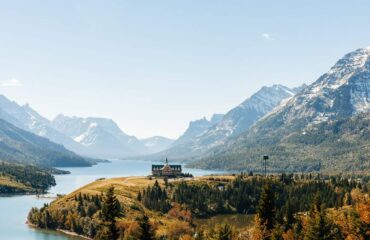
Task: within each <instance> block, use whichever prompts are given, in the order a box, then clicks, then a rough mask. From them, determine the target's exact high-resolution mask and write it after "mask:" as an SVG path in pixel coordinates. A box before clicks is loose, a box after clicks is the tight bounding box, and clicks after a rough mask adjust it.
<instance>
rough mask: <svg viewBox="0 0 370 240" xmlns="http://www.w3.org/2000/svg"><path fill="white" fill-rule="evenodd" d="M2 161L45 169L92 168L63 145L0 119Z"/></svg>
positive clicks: (85, 160) (88, 162)
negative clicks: (63, 167) (65, 167)
mask: <svg viewBox="0 0 370 240" xmlns="http://www.w3.org/2000/svg"><path fill="white" fill-rule="evenodd" d="M0 159H1V160H4V161H8V162H17V163H24V164H33V165H39V166H43V167H62V166H91V163H90V161H88V160H87V159H85V158H82V157H80V156H78V155H76V154H74V153H73V152H70V151H68V150H66V149H65V148H64V147H63V146H62V145H58V144H55V143H53V142H51V141H49V140H48V139H46V138H43V137H39V136H37V135H35V134H32V133H30V132H27V131H24V130H22V129H20V128H17V127H16V126H14V125H12V124H10V123H8V122H6V121H4V120H2V119H0Z"/></svg>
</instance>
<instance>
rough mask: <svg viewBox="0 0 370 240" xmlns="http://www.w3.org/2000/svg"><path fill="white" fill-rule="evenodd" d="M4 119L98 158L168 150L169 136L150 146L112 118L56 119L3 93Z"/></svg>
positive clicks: (0, 108) (0, 112)
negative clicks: (44, 115) (45, 115)
mask: <svg viewBox="0 0 370 240" xmlns="http://www.w3.org/2000/svg"><path fill="white" fill-rule="evenodd" d="M0 118H1V119H3V120H5V121H7V122H9V123H11V124H13V125H14V126H16V127H17V128H20V129H23V130H25V131H29V132H31V133H34V134H35V135H38V136H41V137H44V138H48V139H49V140H50V141H52V142H55V143H57V144H61V145H63V146H64V147H65V148H67V149H68V150H70V151H73V152H76V153H77V154H80V155H82V156H88V157H94V158H96V157H97V158H121V157H128V156H136V155H143V154H148V153H154V152H156V151H162V150H164V149H165V148H166V147H167V146H168V145H169V144H171V143H172V142H169V139H166V138H157V140H156V141H152V143H151V144H150V146H146V144H148V140H143V141H140V140H138V139H137V138H136V137H134V136H129V135H127V134H125V133H124V132H123V131H122V130H121V129H120V128H119V127H118V125H117V124H116V123H115V122H114V121H113V120H111V119H106V118H93V117H89V118H80V117H67V116H64V115H62V114H60V115H58V116H57V117H56V118H55V119H53V120H52V121H50V120H48V119H47V118H45V117H43V116H42V115H40V114H39V113H38V112H36V111H35V110H34V109H32V108H31V106H30V105H28V104H26V105H23V106H21V105H18V104H17V103H16V102H14V101H11V100H9V99H8V98H6V97H5V96H3V95H0Z"/></svg>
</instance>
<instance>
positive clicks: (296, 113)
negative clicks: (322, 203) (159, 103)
mask: <svg viewBox="0 0 370 240" xmlns="http://www.w3.org/2000/svg"><path fill="white" fill-rule="evenodd" d="M369 113H370V47H368V48H362V49H358V50H356V51H354V52H351V53H349V54H347V55H345V56H344V57H343V58H342V59H340V60H339V61H338V62H337V63H336V64H335V65H334V66H333V67H332V68H331V69H330V70H329V71H328V72H327V73H325V74H324V75H322V76H321V77H320V78H319V79H318V80H317V81H315V82H314V83H313V84H311V85H309V86H307V87H305V88H304V89H303V90H302V91H301V92H300V93H298V94H296V95H295V96H294V97H292V98H291V99H290V100H288V101H286V103H285V104H284V105H282V106H280V107H278V108H276V109H274V111H272V112H271V113H270V114H268V115H267V116H265V117H264V118H262V119H261V120H260V121H259V122H258V123H257V124H256V125H255V126H253V127H252V128H251V129H250V130H249V131H247V132H246V133H244V134H242V135H241V136H240V137H238V138H236V139H231V140H229V141H227V142H226V143H225V144H224V145H223V146H222V147H219V148H218V149H212V150H211V151H210V152H209V153H208V156H212V157H208V158H207V159H208V160H205V161H204V163H205V165H208V166H212V167H216V168H220V167H221V168H223V167H224V166H225V165H224V164H225V160H224V159H233V162H228V163H227V164H228V166H229V167H230V166H234V167H235V166H239V167H243V166H244V167H245V166H246V162H240V161H241V159H246V158H247V159H258V158H259V157H260V155H262V154H267V153H271V155H272V158H273V159H275V161H277V162H278V161H282V162H280V167H281V166H284V164H286V162H284V161H287V160H288V159H301V160H305V161H306V162H304V163H300V164H302V165H305V164H307V162H309V161H312V162H317V161H327V162H326V166H325V164H324V166H325V167H329V165H330V167H333V168H334V167H337V166H339V165H340V164H343V166H347V165H346V164H347V162H346V161H349V160H350V161H353V162H356V161H359V159H361V158H362V157H365V156H367V155H369V154H370V153H369V152H367V151H365V150H366V149H368V147H367V146H368V145H367V144H370V142H369V141H368V140H367V138H361V136H366V134H367V132H368V130H369V128H368V127H367V125H368V122H366V121H361V117H360V118H358V116H359V114H364V116H363V118H364V119H368V117H367V114H369ZM359 122H361V124H362V125H361V126H355V124H356V123H357V124H358V123H359ZM351 124H352V125H354V126H352V127H351ZM358 127H361V129H362V130H361V129H359V130H358V132H357V133H356V134H354V132H355V130H354V129H356V128H358ZM356 131H357V130H356ZM339 133H340V134H339ZM364 134H365V135H364ZM355 140H356V141H355ZM362 145H363V147H361V146H362ZM339 150H340V151H339ZM362 151H364V152H363V154H362V156H359V157H358V158H357V157H356V158H354V156H357V155H358V153H360V152H362ZM334 156H335V159H332V158H333V157H334ZM211 158H212V159H213V160H211ZM352 158H354V159H352ZM312 162H311V163H312ZM339 163H340V164H339ZM336 164H337V165H336ZM348 166H349V165H348ZM351 166H354V164H352V165H351Z"/></svg>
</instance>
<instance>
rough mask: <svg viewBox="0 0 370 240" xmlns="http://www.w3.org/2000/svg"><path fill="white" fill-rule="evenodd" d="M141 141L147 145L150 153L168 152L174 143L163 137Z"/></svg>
mask: <svg viewBox="0 0 370 240" xmlns="http://www.w3.org/2000/svg"><path fill="white" fill-rule="evenodd" d="M140 141H141V142H142V143H143V144H144V145H145V147H146V148H147V149H148V152H149V153H157V152H161V151H163V150H166V149H167V148H168V147H169V146H171V144H172V143H173V142H174V140H173V139H170V138H166V137H161V136H154V137H150V138H145V139H140Z"/></svg>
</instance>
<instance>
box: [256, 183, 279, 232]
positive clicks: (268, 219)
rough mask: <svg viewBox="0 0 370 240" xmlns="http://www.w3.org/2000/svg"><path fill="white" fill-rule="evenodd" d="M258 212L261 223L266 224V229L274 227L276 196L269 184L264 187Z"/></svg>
mask: <svg viewBox="0 0 370 240" xmlns="http://www.w3.org/2000/svg"><path fill="white" fill-rule="evenodd" d="M257 214H258V217H259V220H260V225H265V226H266V229H267V230H269V231H270V230H272V229H273V228H274V219H275V196H274V193H273V191H272V189H271V187H270V185H268V184H266V185H265V186H264V187H263V189H262V192H261V196H260V200H259V202H258V206H257Z"/></svg>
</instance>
